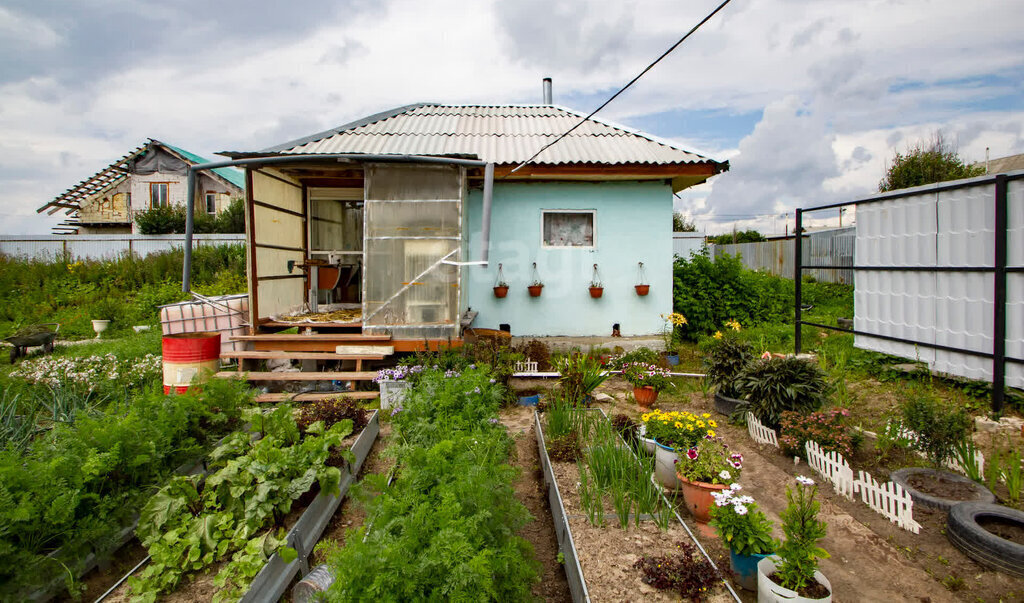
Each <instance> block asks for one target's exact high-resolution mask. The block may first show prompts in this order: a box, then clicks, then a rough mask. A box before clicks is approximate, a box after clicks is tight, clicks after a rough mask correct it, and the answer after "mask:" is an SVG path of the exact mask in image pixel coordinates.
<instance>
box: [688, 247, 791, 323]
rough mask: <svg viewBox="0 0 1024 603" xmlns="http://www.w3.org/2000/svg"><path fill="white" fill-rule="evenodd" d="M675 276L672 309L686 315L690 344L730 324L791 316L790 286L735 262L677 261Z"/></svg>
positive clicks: (728, 259) (702, 257)
mask: <svg viewBox="0 0 1024 603" xmlns="http://www.w3.org/2000/svg"><path fill="white" fill-rule="evenodd" d="M674 274H675V283H674V286H673V295H674V296H675V300H674V303H673V309H674V310H675V311H676V312H679V313H681V314H683V315H684V316H686V318H687V321H688V326H687V328H686V330H685V331H684V332H683V337H685V338H688V339H690V340H696V338H697V336H698V335H701V334H710V333H714V332H715V331H716V330H718V329H719V328H720V326H721V325H723V324H725V323H726V322H727V321H730V320H738V321H739V322H740V323H741V324H744V325H750V324H758V323H765V322H783V321H785V320H789V319H790V318H791V317H792V313H793V283H792V281H789V280H787V279H783V278H779V277H775V276H772V275H770V274H765V273H761V272H754V271H752V270H747V269H746V268H744V267H743V262H742V261H741V260H740V258H739V257H735V256H731V255H728V254H725V255H722V256H719V257H718V258H717V259H716V260H715V261H712V260H711V259H710V258H708V256H707V255H704V254H695V255H692V256H690V258H689V259H684V258H677V259H676V263H675V269H674Z"/></svg>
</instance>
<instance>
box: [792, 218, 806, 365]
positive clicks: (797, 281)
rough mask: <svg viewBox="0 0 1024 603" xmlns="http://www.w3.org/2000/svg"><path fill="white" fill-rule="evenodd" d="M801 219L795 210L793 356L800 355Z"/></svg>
mask: <svg viewBox="0 0 1024 603" xmlns="http://www.w3.org/2000/svg"><path fill="white" fill-rule="evenodd" d="M803 218H804V210H802V209H798V210H796V228H794V229H793V234H794V235H795V239H794V240H793V250H794V251H793V286H794V295H793V299H794V300H795V301H794V305H793V315H794V317H795V320H794V322H795V323H796V332H795V333H794V334H793V336H794V340H793V352H794V353H795V354H799V353H800V343H801V342H800V330H801V329H800V295H801V291H800V285H801V283H802V281H803V279H801V278H800V273H801V272H802V271H803V268H802V264H803V245H802V241H801V236H800V235H801V234H802V233H803Z"/></svg>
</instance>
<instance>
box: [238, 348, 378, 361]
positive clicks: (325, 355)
mask: <svg viewBox="0 0 1024 603" xmlns="http://www.w3.org/2000/svg"><path fill="white" fill-rule="evenodd" d="M387 356H388V355H387V354H383V353H373V352H368V353H365V354H332V353H330V352H282V351H279V350H274V351H260V350H241V351H237V352H221V355H220V357H221V358H243V359H246V360H384V359H385V358H387Z"/></svg>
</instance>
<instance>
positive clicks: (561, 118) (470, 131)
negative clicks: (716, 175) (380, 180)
mask: <svg viewBox="0 0 1024 603" xmlns="http://www.w3.org/2000/svg"><path fill="white" fill-rule="evenodd" d="M584 117H585V115H584V114H582V113H579V112H578V111H574V110H572V109H568V108H566V107H560V106H555V105H438V104H417V105H408V106H405V107H399V108H397V109H393V110H391V111H385V112H383V113H378V114H376V115H372V116H370V117H367V118H364V119H362V120H358V121H355V122H352V123H350V124H346V125H344V126H340V127H338V128H335V129H332V130H327V131H326V132H321V133H320V134H314V135H313V136H309V137H306V138H304V139H299V140H296V141H292V142H291V143H285V144H282V145H278V146H276V147H271V148H269V149H266V150H265V151H266V152H278V153H367V154H386V155H472V156H476V157H479V158H480V159H482V160H484V161H488V162H492V163H496V164H516V163H521V162H523V161H526V160H528V159H530V157H531V156H532V155H533V154H534V153H536V152H537V151H538V150H540V149H541V148H542V147H544V145H546V144H548V143H549V142H551V141H553V140H555V139H556V138H557V137H558V136H560V135H561V134H562V133H563V132H565V131H566V130H568V129H569V128H571V127H573V126H574V125H576V124H577V123H578V122H579V121H580V120H581V119H583V118H584ZM531 163H537V164H549V165H558V164H572V163H592V164H593V163H597V164H608V165H621V164H658V165H670V164H686V163H690V164H692V163H718V162H716V161H714V160H713V159H709V158H707V157H703V156H701V155H698V154H696V153H691V152H689V151H686V150H685V149H681V148H679V147H678V146H676V145H674V144H672V143H670V142H668V141H665V140H662V139H659V138H657V137H655V136H652V135H650V134H646V133H644V132H640V131H638V130H634V129H632V128H628V127H626V126H621V125H618V124H614V123H611V122H607V121H604V120H601V119H596V118H591V119H589V120H587V121H586V123H584V124H582V125H581V126H579V127H578V128H576V129H575V130H573V132H572V133H570V134H569V135H568V136H566V137H565V138H563V139H562V140H561V141H560V142H559V143H558V144H556V145H554V146H553V147H551V148H549V149H547V150H545V151H544V152H543V153H542V154H541V155H539V156H538V157H537V158H536V159H534V160H533V161H532V162H531Z"/></svg>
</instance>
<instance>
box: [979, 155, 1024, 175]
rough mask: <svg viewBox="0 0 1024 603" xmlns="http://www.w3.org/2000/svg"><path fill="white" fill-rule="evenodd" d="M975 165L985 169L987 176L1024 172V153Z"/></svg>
mask: <svg viewBox="0 0 1024 603" xmlns="http://www.w3.org/2000/svg"><path fill="white" fill-rule="evenodd" d="M986 154H987V152H986ZM974 165H980V166H981V167H983V168H985V173H986V174H1003V173H1006V172H1015V171H1017V170H1024V153H1021V154H1020V155H1007V156H1006V157H996V158H995V159H987V160H985V161H980V162H978V163H976V164H974Z"/></svg>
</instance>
